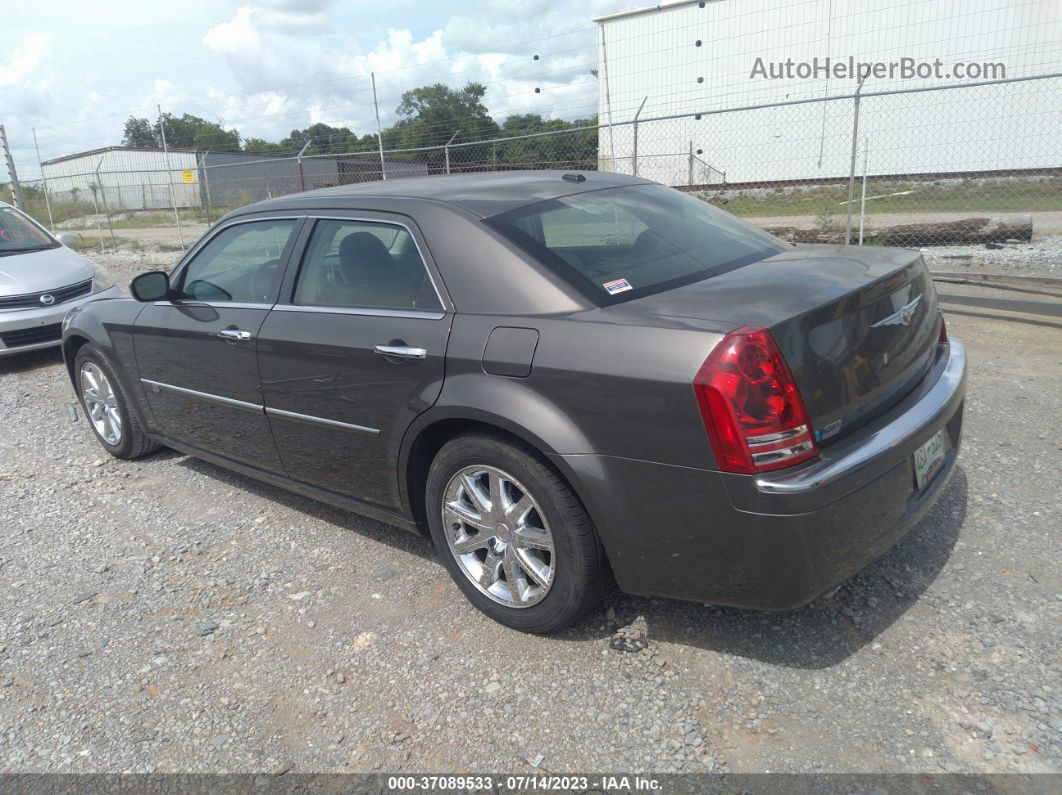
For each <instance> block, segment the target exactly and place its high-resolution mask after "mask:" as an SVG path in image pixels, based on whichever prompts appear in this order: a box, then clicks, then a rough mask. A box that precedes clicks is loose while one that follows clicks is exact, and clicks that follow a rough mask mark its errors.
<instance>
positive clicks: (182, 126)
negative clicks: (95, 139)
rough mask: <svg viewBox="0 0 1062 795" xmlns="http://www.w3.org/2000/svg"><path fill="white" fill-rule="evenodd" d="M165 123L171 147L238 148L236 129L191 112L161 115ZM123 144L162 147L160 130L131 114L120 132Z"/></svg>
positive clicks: (238, 135) (156, 124) (238, 134)
mask: <svg viewBox="0 0 1062 795" xmlns="http://www.w3.org/2000/svg"><path fill="white" fill-rule="evenodd" d="M162 118H163V121H164V122H165V125H166V144H167V146H171V147H173V148H174V149H199V150H207V149H211V150H214V151H227V152H230V151H234V150H238V149H239V148H240V133H239V131H238V130H226V129H225V128H224V127H222V126H221V125H220V124H218V123H216V122H212V121H207V120H206V119H201V118H199V117H198V116H193V115H192V114H190V113H185V114H182V115H181V116H174V115H172V114H170V113H163V114H162ZM122 144H123V145H124V146H144V147H150V148H153V149H157V148H158V147H160V146H162V131H161V130H160V129H159V124H158V122H154V123H152V122H150V121H148V120H147V119H145V118H142V117H137V116H130V117H129V118H128V119H127V120H126V122H125V129H124V132H123V135H122Z"/></svg>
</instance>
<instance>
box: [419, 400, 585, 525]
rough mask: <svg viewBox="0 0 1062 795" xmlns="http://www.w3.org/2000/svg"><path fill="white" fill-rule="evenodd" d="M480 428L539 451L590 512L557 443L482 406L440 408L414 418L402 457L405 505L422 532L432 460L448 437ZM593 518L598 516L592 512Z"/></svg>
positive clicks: (479, 430)
mask: <svg viewBox="0 0 1062 795" xmlns="http://www.w3.org/2000/svg"><path fill="white" fill-rule="evenodd" d="M477 431H478V432H482V433H491V434H495V435H500V436H503V437H508V438H509V439H511V440H513V441H515V442H517V443H522V444H524V445H526V446H528V447H530V448H532V449H533V450H534V451H535V452H537V453H539V454H540V455H541V456H542V457H543V458H544V459H545V460H546V461H547V462H548V463H549V464H550V466H552V467H553V468H554V469H556V470H557V472H558V474H559V475H560V476H561V477H562V478H563V479H564V481H565V482H566V483H567V484H568V486H570V487H571V489H572V490H573V491H574V492H575V494H576V496H577V497H578V498H579V500H580V502H582V504H583V507H584V508H585V509H586V510H587V513H589V512H590V509H589V505H588V503H587V500H586V499H585V498H584V497H583V494H582V489H583V487H582V484H581V483H580V482H579V481H578V478H576V477H575V476H574V473H573V472H572V471H571V469H570V468H569V467H567V466H566V465H565V464H564V460H563V458H562V457H561V456H559V455H558V454H557V451H556V450H555V449H554V448H553V446H552V445H551V444H549V442H547V441H546V440H545V439H544V438H542V437H541V436H540V435H539V434H537V433H535V432H534V431H532V430H530V429H528V428H527V427H525V426H523V425H520V424H518V423H515V422H513V421H512V420H510V419H508V418H506V417H502V416H500V415H497V414H493V413H491V412H487V411H484V410H482V409H472V408H463V409H458V408H449V409H439V410H437V411H429V412H427V413H425V414H422V415H421V416H420V417H419V418H418V419H417V421H416V422H414V424H413V426H411V427H410V430H409V431H408V432H407V433H406V436H405V440H404V444H403V447H402V452H401V455H400V458H399V466H398V471H399V473H400V482H399V492H400V494H401V498H402V507H403V509H404V510H405V511H406V512H407V514H408V515H409V516H411V517H412V518H413V520H414V522H415V523H416V525H417V528H418V529H419V530H420V532H421V533H422V534H424V535H427V534H428V525H427V516H426V513H425V506H424V493H425V486H426V483H427V476H428V469H429V468H430V467H431V462H432V461H433V460H434V458H435V455H436V454H437V453H438V452H439V450H440V449H442V446H443V445H444V444H446V443H447V442H448V441H450V440H451V439H453V438H455V437H457V436H459V435H461V434H464V433H472V432H477ZM590 518H591V519H593V518H594V517H593V516H592V515H591V517H590Z"/></svg>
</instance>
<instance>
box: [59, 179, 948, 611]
mask: <svg viewBox="0 0 1062 795" xmlns="http://www.w3.org/2000/svg"><path fill="white" fill-rule="evenodd" d="M132 291H133V297H132V298H116V299H113V300H103V301H96V302H93V303H91V304H89V305H87V306H85V307H83V308H81V309H79V310H78V311H75V312H73V313H71V315H70V317H69V318H68V321H67V326H66V329H65V334H64V335H63V352H64V355H65V358H66V362H67V366H68V368H69V371H70V377H71V379H72V381H73V384H74V388H75V389H76V390H77V394H78V396H79V397H80V399H81V401H82V403H83V404H84V407H85V410H86V412H87V414H88V417H89V419H90V421H91V425H92V427H93V428H94V430H95V432H96V435H97V436H98V437H99V440H100V442H101V443H102V444H103V446H104V447H106V448H107V450H108V451H110V452H111V454H112V455H115V456H117V457H119V458H133V457H136V456H140V455H144V454H146V453H148V452H150V451H151V450H153V449H155V448H156V447H157V446H159V445H166V446H168V447H173V448H176V449H178V450H181V451H184V452H187V453H190V454H193V455H196V456H200V457H202V458H204V459H207V460H209V461H213V462H215V463H217V464H220V465H222V466H226V467H230V468H232V469H235V470H237V471H240V472H243V473H245V474H248V475H252V476H254V477H257V478H261V479H262V480H264V481H267V482H269V483H273V484H275V485H277V486H282V487H284V488H288V489H292V490H294V491H298V492H301V493H302V494H306V495H309V496H312V497H315V498H318V499H321V500H324V501H327V502H330V503H333V504H335V505H339V506H343V507H346V508H349V509H351V510H354V511H357V512H360V513H362V514H366V515H368V516H371V517H374V518H377V519H379V520H381V521H384V522H388V523H392V524H396V525H400V526H403V527H406V528H408V529H410V530H414V531H419V532H422V533H425V534H428V535H430V537H431V539H432V541H433V542H434V544H435V547H436V549H437V550H438V553H439V555H440V557H441V559H442V560H443V561H444V563H445V565H446V567H447V568H448V569H449V571H450V574H451V575H452V577H453V579H454V581H455V582H456V583H457V585H458V587H460V588H461V590H462V591H463V592H464V593H465V595H466V596H467V597H468V598H469V599H470V600H471V601H472V602H473V603H474V604H475V605H476V606H477V607H478V608H479V609H480V610H482V611H483V612H484V613H486V614H488V615H489V616H491V617H492V618H494V619H496V620H498V621H500V622H502V623H504V624H508V625H509V626H512V627H517V628H519V629H523V630H528V631H534V632H550V631H554V630H557V629H559V628H561V627H563V626H565V625H566V624H568V623H570V622H572V621H573V620H575V619H576V618H577V617H578V616H580V615H581V614H582V613H583V612H584V611H585V610H587V609H588V608H589V607H591V606H592V605H593V604H594V603H595V601H596V600H597V599H598V598H599V596H600V595H601V594H602V592H603V591H604V590H605V588H606V587H607V586H608V584H609V583H610V582H611V581H612V580H613V579H614V580H615V582H616V583H618V585H619V587H620V588H621V589H623V590H625V591H629V592H633V593H638V594H650V595H659V596H670V597H678V598H682V599H692V600H696V601H700V602H713V603H717V604H725V605H737V606H742V607H752V608H761V609H772V610H773V609H786V608H792V607H797V606H799V605H802V604H804V603H806V602H808V601H810V600H812V599H814V598H815V597H817V596H819V595H820V594H822V593H823V592H825V591H828V590H830V589H831V588H833V587H834V586H836V585H838V584H839V583H841V582H842V581H844V580H845V579H846V578H848V577H849V576H851V575H852V574H853V573H855V572H857V571H859V570H860V569H861V568H863V567H864V566H866V565H867V564H868V563H870V562H871V561H873V560H874V559H876V558H877V557H878V556H880V555H881V554H882V553H883V552H885V550H887V549H888V548H889V547H890V545H892V544H893V543H894V542H895V541H896V540H897V539H899V538H900V537H901V536H902V535H903V534H904V533H905V532H906V531H907V530H908V529H909V528H910V527H911V526H912V525H913V524H914V523H915V522H916V521H917V520H918V519H919V517H921V516H922V515H923V514H924V513H925V512H926V510H927V509H928V508H929V507H930V505H932V504H933V502H934V501H935V500H936V499H937V497H938V495H939V494H940V492H941V490H942V489H943V487H944V484H945V483H946V481H947V479H948V476H949V475H950V473H951V470H952V468H953V466H954V464H955V458H956V455H957V453H958V448H959V439H960V434H961V427H962V412H963V397H964V392H965V377H966V362H965V353H964V349H963V346H962V344H961V343H959V342H958V341H956V340H954V339H951V340H949V339H948V336H947V333H946V331H945V328H944V320H943V318H942V316H941V313H940V309H939V307H938V305H937V298H936V294H935V293H934V290H933V284H932V282H931V281H930V278H929V275H928V273H927V271H926V267H925V264H924V263H923V261H922V257H921V256H920V255H919V254H918V252H917V251H907V250H899V249H884V248H856V247H844V246H796V245H791V244H788V243H785V242H783V241H781V240H778V239H776V238H774V237H772V236H770V235H768V234H766V233H764V232H762V231H760V230H758V229H755V228H753V227H750V226H748V225H746V224H744V223H742V222H741V221H739V220H737V219H736V218H733V217H732V216H730V215H728V214H727V213H725V212H723V211H721V210H717V209H715V208H713V207H711V206H709V205H708V204H706V203H704V202H702V201H700V200H698V199H695V198H691V197H689V196H687V195H685V194H683V193H680V192H678V191H675V190H672V189H670V188H665V187H662V186H660V185H656V184H653V183H650V182H647V181H645V180H641V179H637V178H631V177H627V176H622V175H618V174H607V173H594V172H588V173H577V174H572V173H562V172H555V171H535V172H512V173H490V174H470V175H463V176H454V177H432V178H426V179H407V180H397V181H389V182H377V183H371V184H361V185H356V186H343V187H339V188H334V189H328V190H320V191H314V192H311V193H305V194H301V195H297V196H289V197H286V198H282V199H274V200H271V201H266V202H261V203H259V204H255V205H252V206H249V207H245V208H243V209H241V210H237V211H235V212H233V213H231V214H230V215H228V216H227V217H225V218H224V219H223V220H222V221H220V222H219V223H218V224H217V225H216V226H215V227H214V228H213V229H211V230H210V231H209V232H208V233H207V234H206V235H205V236H204V237H203V239H202V240H200V241H199V242H198V243H197V244H196V245H195V246H194V247H193V248H192V249H191V250H190V251H189V252H188V253H187V254H186V255H185V257H184V258H183V259H182V260H181V261H180V262H179V263H178V264H177V266H176V268H174V270H173V271H171V272H170V273H169V274H165V273H158V272H156V273H146V274H143V275H141V276H138V277H137V278H136V279H135V280H134V281H133V283H132Z"/></svg>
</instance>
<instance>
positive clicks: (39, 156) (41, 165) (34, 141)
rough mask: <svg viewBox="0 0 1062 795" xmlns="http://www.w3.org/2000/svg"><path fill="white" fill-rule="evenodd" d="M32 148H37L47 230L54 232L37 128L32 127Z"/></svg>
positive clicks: (53, 221)
mask: <svg viewBox="0 0 1062 795" xmlns="http://www.w3.org/2000/svg"><path fill="white" fill-rule="evenodd" d="M33 148H34V149H36V150H37V167H38V168H39V169H40V170H41V185H42V186H43V188H44V206H45V207H47V208H48V231H49V232H51V233H52V234H55V219H53V218H52V199H51V197H50V196H49V195H48V179H47V178H46V177H45V176H44V164H43V163H42V162H41V148H40V146H39V145H38V144H37V128H36V127H34V128H33Z"/></svg>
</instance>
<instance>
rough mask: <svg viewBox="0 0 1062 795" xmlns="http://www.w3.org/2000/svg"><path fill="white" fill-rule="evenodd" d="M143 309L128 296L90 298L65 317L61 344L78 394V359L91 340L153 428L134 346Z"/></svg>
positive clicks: (142, 306)
mask: <svg viewBox="0 0 1062 795" xmlns="http://www.w3.org/2000/svg"><path fill="white" fill-rule="evenodd" d="M143 308H144V305H143V304H141V303H140V302H138V301H134V300H133V299H131V298H127V297H121V298H114V299H102V300H98V301H90V302H89V303H86V304H84V305H82V306H78V307H74V308H73V309H71V310H70V312H69V313H68V314H67V316H66V318H65V319H64V320H63V338H62V343H61V344H62V350H63V360H64V362H65V363H66V371H67V375H68V376H69V378H70V384H71V386H72V387H74V392H75V393H76V392H77V386H76V384H75V374H74V360H75V358H76V357H77V352H78V350H79V349H80V348H81V346H82V345H84V344H85V343H90V344H91V345H92V346H93V347H95V348H96V349H97V350H99V351H101V352H102V353H103V355H104V356H106V357H107V359H108V360H109V361H110V363H111V364H112V365H113V366H114V370H115V376H116V377H117V378H118V379H119V381H120V382H121V384H122V387H123V389H124V390H125V393H126V394H127V395H129V396H130V398H131V399H132V406H133V410H134V411H136V413H137V415H138V417H139V419H140V421H141V424H142V425H143V427H144V428H150V427H152V425H153V423H151V422H148V420H149V419H150V418H151V411H150V409H149V408H148V405H147V403H146V402H145V400H144V390H143V389H142V388H141V386H140V372H139V369H138V368H137V364H136V354H135V351H134V349H133V329H134V328H135V326H136V319H137V317H138V316H139V315H140V312H141V310H142V309H143Z"/></svg>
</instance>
